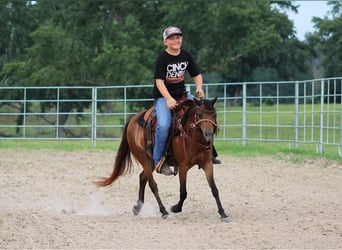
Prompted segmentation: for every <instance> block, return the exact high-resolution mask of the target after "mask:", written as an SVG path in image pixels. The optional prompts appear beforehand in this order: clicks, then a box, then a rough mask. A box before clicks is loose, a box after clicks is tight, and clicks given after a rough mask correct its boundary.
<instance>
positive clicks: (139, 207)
mask: <svg viewBox="0 0 342 250" xmlns="http://www.w3.org/2000/svg"><path fill="white" fill-rule="evenodd" d="M143 204H144V203H142V202H141V201H137V205H135V206H134V207H133V208H132V212H133V214H134V215H138V214H139V213H140V211H141V208H142V206H143Z"/></svg>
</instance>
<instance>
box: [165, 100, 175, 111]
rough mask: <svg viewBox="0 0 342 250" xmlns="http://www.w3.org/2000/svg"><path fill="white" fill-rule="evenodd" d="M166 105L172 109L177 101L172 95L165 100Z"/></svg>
mask: <svg viewBox="0 0 342 250" xmlns="http://www.w3.org/2000/svg"><path fill="white" fill-rule="evenodd" d="M166 104H167V107H168V108H169V109H174V108H175V107H176V106H177V102H176V100H175V99H173V98H172V97H171V98H169V99H167V100H166Z"/></svg>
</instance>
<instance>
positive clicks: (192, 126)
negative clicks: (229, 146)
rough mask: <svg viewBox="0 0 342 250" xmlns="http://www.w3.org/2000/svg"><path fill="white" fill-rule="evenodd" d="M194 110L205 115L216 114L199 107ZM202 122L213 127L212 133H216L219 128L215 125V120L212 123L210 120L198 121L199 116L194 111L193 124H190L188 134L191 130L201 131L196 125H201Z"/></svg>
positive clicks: (213, 111)
mask: <svg viewBox="0 0 342 250" xmlns="http://www.w3.org/2000/svg"><path fill="white" fill-rule="evenodd" d="M196 109H198V110H200V111H201V112H203V113H206V114H216V110H211V111H209V110H205V109H203V108H201V107H199V106H198V107H196ZM202 122H209V123H211V124H212V125H213V126H214V133H215V132H216V131H217V129H219V126H218V125H217V122H216V119H215V121H212V120H210V119H199V115H198V113H197V112H196V111H195V122H193V123H191V124H190V126H189V130H188V132H190V130H191V129H193V128H198V129H201V128H200V127H198V125H199V124H200V123H202Z"/></svg>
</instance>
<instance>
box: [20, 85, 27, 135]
mask: <svg viewBox="0 0 342 250" xmlns="http://www.w3.org/2000/svg"><path fill="white" fill-rule="evenodd" d="M26 90H27V88H24V110H23V113H22V114H21V115H22V116H23V138H24V139H25V138H26V107H27V96H26V95H27V92H26Z"/></svg>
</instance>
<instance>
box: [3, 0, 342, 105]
mask: <svg viewBox="0 0 342 250" xmlns="http://www.w3.org/2000/svg"><path fill="white" fill-rule="evenodd" d="M296 3H298V4H300V2H293V1H271V0H261V1H258V0H230V1H225V0H193V1H186V0H173V1H171V0H35V1H28V0H2V1H1V3H0V86H106V85H135V84H152V83H153V71H154V63H155V59H156V56H157V55H158V54H159V53H160V51H161V50H163V49H164V46H163V43H162V31H163V29H164V28H166V27H167V26H170V25H172V26H178V27H180V28H181V30H182V31H183V37H184V42H183V48H184V49H186V50H188V51H189V52H191V53H192V54H193V55H194V57H195V59H196V61H197V62H198V64H199V66H200V68H201V69H202V71H203V75H204V79H205V82H208V83H210V82H243V81H271V80H272V81H280V80H302V79H312V78H313V77H334V76H341V75H342V34H341V33H342V29H341V27H342V14H341V13H342V1H341V0H339V1H329V2H328V4H329V6H330V16H329V18H328V17H325V18H318V17H316V18H314V20H313V22H314V24H315V27H316V32H314V33H310V34H307V35H306V38H305V40H304V41H300V40H299V39H298V38H297V37H296V33H295V29H294V24H293V22H292V21H291V20H289V18H288V16H287V14H286V13H287V12H286V11H294V12H297V9H298V6H297V5H296ZM228 91H229V94H230V95H238V94H239V91H240V90H239V87H238V86H234V87H231V88H229V90H228ZM72 94H73V95H81V94H82V93H77V91H76V90H75V91H74V92H73V93H72ZM111 94H112V95H115V93H111ZM133 94H134V95H136V96H137V97H141V96H145V97H146V96H151V97H152V93H144V90H143V89H142V90H141V91H140V92H134V93H133ZM4 95H7V96H8V95H12V97H13V98H14V99H15V98H16V96H15V95H16V94H15V93H5V92H4V91H3V92H2V93H0V99H2V98H4ZM36 95H37V96H40V97H42V96H41V95H46V96H48V95H49V94H48V93H47V94H43V93H36ZM18 98H19V97H18ZM42 105H45V104H42ZM43 108H44V107H43ZM73 108H81V109H82V108H86V107H77V106H76V107H65V109H73Z"/></svg>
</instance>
